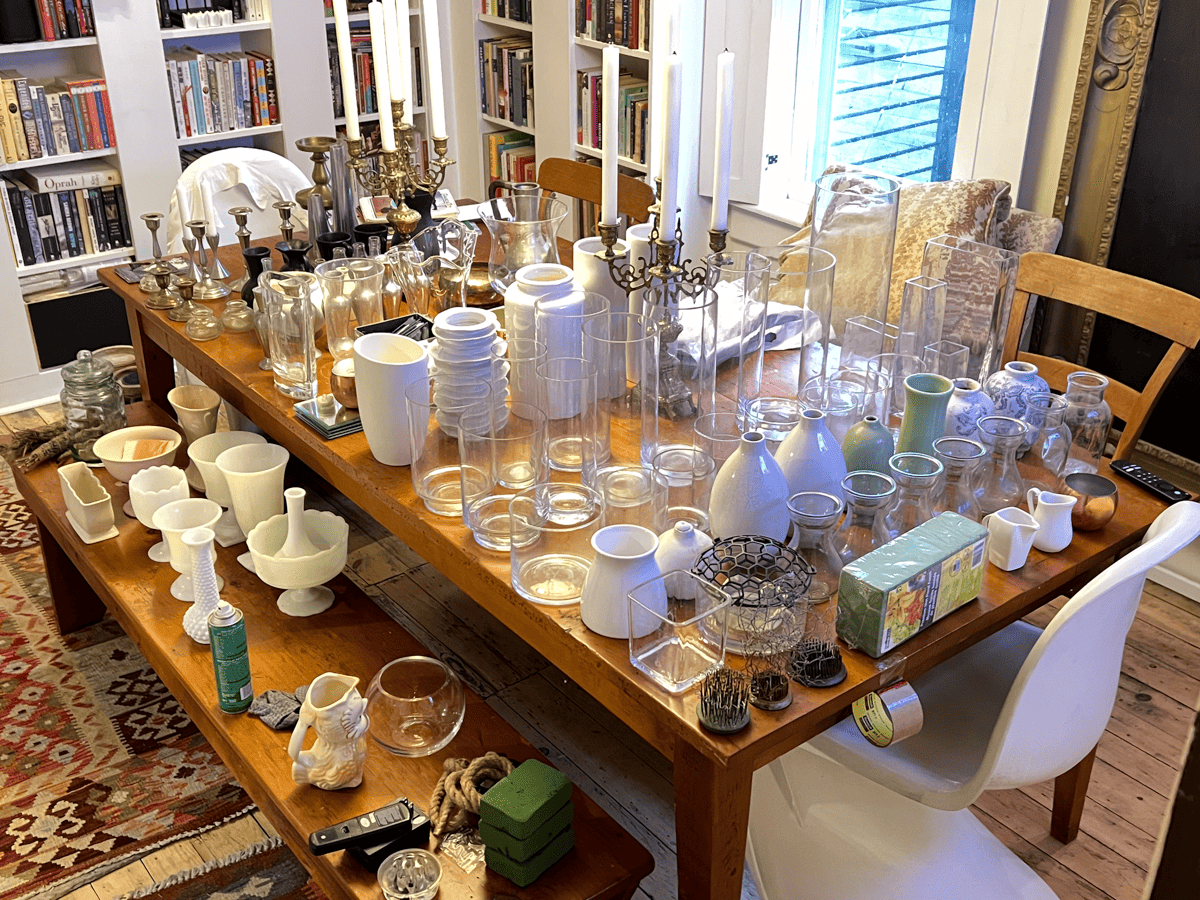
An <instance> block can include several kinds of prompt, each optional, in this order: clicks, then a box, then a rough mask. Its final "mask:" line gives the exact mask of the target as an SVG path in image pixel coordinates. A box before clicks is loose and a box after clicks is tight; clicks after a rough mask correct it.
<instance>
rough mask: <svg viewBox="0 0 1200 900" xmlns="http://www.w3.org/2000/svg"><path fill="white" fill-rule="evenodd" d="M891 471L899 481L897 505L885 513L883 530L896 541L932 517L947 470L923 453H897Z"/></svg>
mask: <svg viewBox="0 0 1200 900" xmlns="http://www.w3.org/2000/svg"><path fill="white" fill-rule="evenodd" d="M888 468H889V469H890V470H891V473H892V480H893V481H895V482H896V502H895V503H893V504H892V506H891V508H890V509H889V510H888V511H887V512H886V513H884V515H883V527H884V529H885V530H886V531H887V533H888V538H889V539H894V538H898V537H900V535H902V534H904V533H906V532H909V531H912V530H913V529H914V528H916V527H917V526H918V525H920V524H921V523H922V522H928V521H929V520H930V519H932V518H933V515H934V513H933V498H934V496H935V495H936V494H937V488H938V485H940V484H941V482H942V473H943V472H944V471H945V469H944V468H943V467H942V464H941V463H940V462H938V461H937V460H936V459H934V458H933V457H932V456H927V455H926V454H924V453H897V454H896V455H895V456H893V457H892V458H891V459H889V460H888Z"/></svg>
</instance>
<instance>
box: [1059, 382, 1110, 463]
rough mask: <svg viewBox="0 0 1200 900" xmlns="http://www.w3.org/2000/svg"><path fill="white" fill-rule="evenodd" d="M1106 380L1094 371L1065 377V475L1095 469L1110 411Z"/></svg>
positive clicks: (1101, 455)
mask: <svg viewBox="0 0 1200 900" xmlns="http://www.w3.org/2000/svg"><path fill="white" fill-rule="evenodd" d="M1107 389H1108V379H1107V378H1105V377H1104V376H1103V375H1097V374H1096V373H1095V372H1073V373H1071V374H1070V375H1068V376H1067V390H1066V393H1065V394H1064V396H1065V397H1066V399H1067V410H1066V413H1065V414H1064V416H1063V424H1065V425H1066V426H1067V428H1069V429H1070V430H1071V449H1070V452H1069V453H1068V455H1067V466H1066V471H1065V474H1067V475H1070V474H1071V473H1072V472H1095V471H1096V469H1097V468H1098V467H1099V465H1100V459H1101V457H1103V456H1104V447H1105V445H1106V444H1107V443H1108V430H1109V428H1110V427H1112V410H1111V409H1109V406H1108V403H1107V402H1106V401H1105V399H1104V392H1105V391H1106V390H1107Z"/></svg>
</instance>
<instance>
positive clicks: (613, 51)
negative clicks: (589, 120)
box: [600, 44, 621, 225]
mask: <svg viewBox="0 0 1200 900" xmlns="http://www.w3.org/2000/svg"><path fill="white" fill-rule="evenodd" d="M620 72H621V52H620V51H619V50H618V49H617V48H616V47H615V46H614V45H613V44H609V45H608V46H607V47H605V48H604V74H603V78H602V79H601V84H602V85H603V88H604V107H603V109H602V111H601V116H600V127H601V131H600V148H601V149H602V150H603V151H604V155H603V159H602V165H601V186H602V188H603V190H602V192H601V195H600V221H601V222H603V223H604V224H606V225H616V224H617V92H618V90H619V89H620V79H621V74H620Z"/></svg>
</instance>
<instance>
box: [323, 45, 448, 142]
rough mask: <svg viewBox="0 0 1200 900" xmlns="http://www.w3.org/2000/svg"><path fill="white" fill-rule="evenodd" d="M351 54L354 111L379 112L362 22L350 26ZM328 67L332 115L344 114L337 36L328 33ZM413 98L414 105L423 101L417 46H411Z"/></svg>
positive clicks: (419, 55)
mask: <svg viewBox="0 0 1200 900" xmlns="http://www.w3.org/2000/svg"><path fill="white" fill-rule="evenodd" d="M350 47H351V57H352V62H353V66H354V87H355V96H356V97H357V98H358V112H359V114H360V115H368V114H371V113H377V112H379V100H378V95H377V94H376V93H375V58H374V57H373V56H372V54H371V33H370V31H369V30H368V29H367V28H365V27H363V26H357V25H356V26H352V27H351V28H350ZM328 52H329V71H330V74H331V80H332V83H333V117H334V118H335V119H340V118H344V117H345V115H346V100H345V92H344V91H343V90H342V67H341V63H340V62H339V61H338V49H337V40H336V39H335V37H334V36H333V34H330V36H329V43H328ZM412 64H413V98H414V103H415V104H416V106H417V107H418V108H420V107H423V106H424V105H425V94H424V83H423V81H422V79H421V48H420V47H419V46H417V45H414V46H413V48H412Z"/></svg>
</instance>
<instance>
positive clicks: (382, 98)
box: [367, 2, 396, 153]
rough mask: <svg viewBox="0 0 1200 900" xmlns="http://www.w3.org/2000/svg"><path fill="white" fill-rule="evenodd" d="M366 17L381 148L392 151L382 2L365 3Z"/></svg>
mask: <svg viewBox="0 0 1200 900" xmlns="http://www.w3.org/2000/svg"><path fill="white" fill-rule="evenodd" d="M367 17H368V21H369V22H370V23H371V56H372V57H374V59H375V97H376V98H377V99H378V101H379V135H380V140H381V141H382V143H383V149H384V150H386V151H387V152H389V153H391V152H394V151H395V149H396V132H395V130H394V129H393V128H392V94H391V90H390V82H389V81H388V64H387V58H388V54H387V50H385V49H384V36H383V4H381V3H379V2H374V3H370V4H368V5H367Z"/></svg>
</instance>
